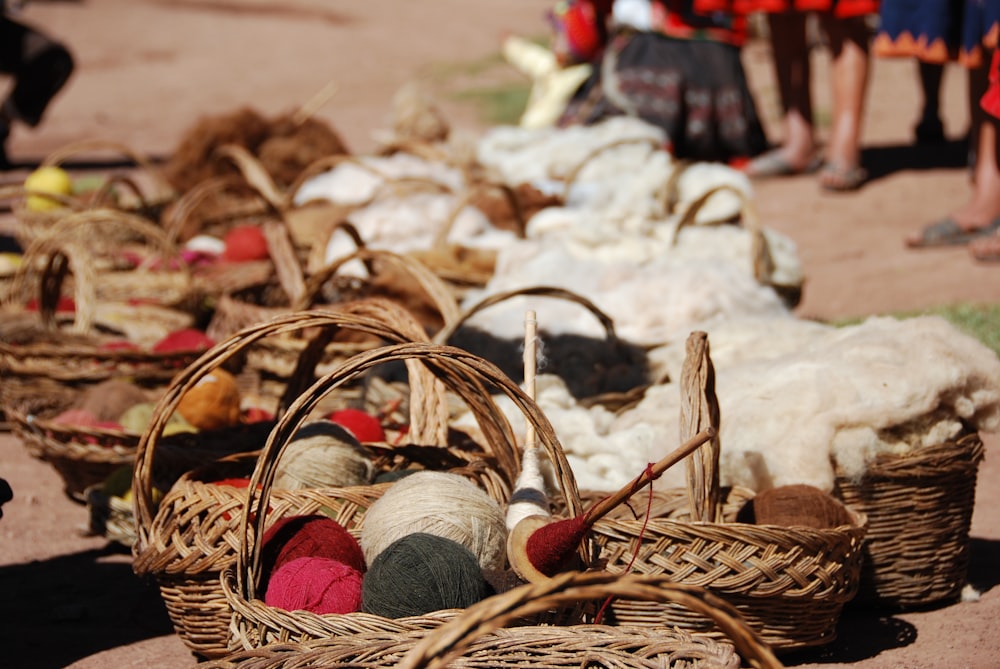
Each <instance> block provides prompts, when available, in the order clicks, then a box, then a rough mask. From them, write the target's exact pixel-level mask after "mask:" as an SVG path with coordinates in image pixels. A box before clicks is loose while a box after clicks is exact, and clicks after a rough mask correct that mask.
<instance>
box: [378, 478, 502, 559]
mask: <svg viewBox="0 0 1000 669" xmlns="http://www.w3.org/2000/svg"><path fill="white" fill-rule="evenodd" d="M414 532H423V533H426V534H433V535H435V536H439V537H444V538H446V539H451V540H453V541H456V542H458V543H460V544H462V545H463V546H465V547H466V548H468V549H469V550H471V551H472V552H473V554H475V556H476V559H477V560H478V561H479V566H480V567H481V568H483V569H486V570H500V569H503V567H504V563H505V560H506V546H507V526H506V523H505V522H504V512H503V509H502V508H501V507H500V504H499V503H498V502H497V501H496V500H495V499H493V498H492V497H490V496H489V495H487V494H486V492H485V491H484V490H483V489H481V488H479V487H477V486H476V485H475V484H474V483H472V482H471V481H470V480H468V479H467V478H465V477H463V476H459V475H458V474H451V473H448V472H435V471H418V472H414V473H413V474H410V475H409V476H407V477H406V478H403V479H400V480H399V481H397V482H395V483H393V484H392V486H390V487H389V489H388V490H386V491H385V493H384V494H383V495H382V496H381V497H380V498H379V499H377V500H376V501H375V502H374V503H372V505H371V506H370V507H369V508H368V511H367V512H366V513H365V517H364V523H363V524H362V527H361V537H360V544H361V550H362V551H363V552H364V554H365V561H366V562H367V563H368V564H371V563H372V561H373V560H374V559H375V558H376V557H377V556H378V555H379V553H381V552H382V551H383V550H384V549H385V548H387V547H388V546H389V545H390V544H391V543H393V542H394V541H396V540H397V539H400V538H402V537H403V536H406V535H408V534H412V533H414Z"/></svg>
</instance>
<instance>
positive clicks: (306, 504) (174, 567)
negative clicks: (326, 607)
mask: <svg viewBox="0 0 1000 669" xmlns="http://www.w3.org/2000/svg"><path fill="white" fill-rule="evenodd" d="M390 305H391V303H390ZM402 313H405V312H404V311H401V310H400V309H399V308H398V306H397V308H396V309H392V308H390V307H388V306H386V304H383V303H381V302H371V301H362V302H358V303H347V304H344V305H341V306H340V307H339V309H338V310H336V311H334V310H327V311H318V310H317V311H308V312H295V313H292V314H288V315H286V316H282V317H277V318H275V319H273V320H271V321H268V322H267V323H261V324H258V325H256V326H252V327H250V328H246V329H244V330H243V331H240V332H238V333H237V334H235V335H234V336H233V337H231V338H229V339H227V340H225V341H223V342H220V343H219V344H218V345H217V346H216V347H215V348H214V349H212V350H210V351H209V352H208V353H206V354H205V356H203V357H202V358H201V359H200V360H199V361H197V362H196V363H195V364H193V365H191V366H190V367H188V368H187V369H186V370H184V372H182V373H181V374H180V375H178V377H177V378H176V379H175V380H174V382H173V383H172V384H171V386H170V388H168V389H167V391H166V393H165V394H164V396H163V398H162V399H161V401H160V403H159V405H158V406H157V410H156V412H155V413H154V416H153V420H152V422H151V423H150V427H149V429H148V430H147V432H146V433H145V434H144V435H143V437H142V440H141V441H140V444H139V451H138V455H137V459H136V475H135V477H134V479H133V498H134V501H135V511H136V534H137V539H136V542H135V544H134V546H133V554H134V556H135V560H134V562H133V568H134V570H135V571H136V573H138V574H151V575H154V576H155V577H156V579H157V582H158V583H159V586H160V591H161V594H162V595H163V598H164V601H165V602H166V604H167V611H168V613H169V615H170V617H171V620H172V622H173V624H174V628H175V630H176V631H177V633H178V634H179V635H180V636H181V638H182V639H183V640H184V642H185V643H186V644H187V645H188V646H189V647H190V648H191V650H192V651H193V652H194V653H195V654H197V655H199V656H202V657H217V656H219V655H221V654H222V653H224V652H226V650H227V648H228V640H229V623H230V617H231V615H230V611H229V607H228V605H227V603H226V599H225V595H224V594H223V592H222V589H221V585H220V581H219V575H220V573H221V572H222V570H223V569H224V568H225V567H226V566H227V565H230V564H231V563H232V562H233V561H234V560H235V558H236V549H237V547H238V546H239V545H240V537H241V536H242V534H241V525H240V523H241V518H242V509H243V508H244V505H245V503H246V500H245V494H246V493H245V491H243V490H242V489H240V488H237V487H233V486H219V485H215V484H213V483H210V482H209V481H208V480H207V479H206V477H205V476H204V475H203V472H202V473H201V474H199V475H194V473H192V475H190V476H187V477H183V478H182V479H181V480H179V481H178V482H177V483H176V484H175V485H174V486H173V488H172V489H171V490H170V491H169V492H168V493H167V495H166V496H165V497H164V498H163V500H162V502H160V504H159V506H158V508H155V509H154V504H153V500H152V484H151V477H150V467H151V466H152V463H153V462H154V452H155V451H156V450H158V442H159V441H160V439H161V435H162V431H163V428H164V426H165V424H166V420H167V419H168V417H169V416H170V415H171V413H172V412H173V410H174V408H175V407H176V405H177V403H178V401H179V399H180V397H181V396H182V394H183V392H184V391H185V389H186V388H189V387H191V386H192V385H193V384H195V383H197V382H198V380H199V379H201V378H203V377H204V376H205V375H206V374H208V373H210V372H211V370H212V369H214V368H215V367H216V366H218V365H220V364H222V363H224V362H225V361H227V360H229V359H231V358H233V357H236V356H239V355H241V354H242V353H243V351H244V350H245V349H247V348H249V347H252V346H254V345H255V344H256V342H258V341H260V340H262V339H265V338H267V337H269V336H281V335H285V334H289V333H294V332H296V331H312V332H314V333H318V334H316V335H315V336H314V337H313V339H312V340H310V341H311V345H310V346H308V347H306V348H305V349H304V350H303V351H302V352H301V354H300V360H299V363H298V368H297V370H296V372H295V373H294V374H293V375H292V376H291V380H290V381H289V386H288V389H287V392H286V396H285V397H286V400H285V403H284V404H283V405H282V407H279V409H282V410H283V407H286V406H288V405H289V404H290V403H291V401H292V400H293V399H294V398H296V397H298V396H299V395H300V394H301V393H302V389H303V388H305V387H307V386H308V383H309V382H310V381H311V379H312V378H313V376H312V375H313V371H314V370H315V368H316V364H317V361H318V360H320V359H322V356H323V354H324V353H323V352H324V351H325V344H326V341H327V339H328V338H329V337H331V336H335V334H336V332H337V331H338V330H344V329H347V330H356V331H359V332H363V333H366V334H369V335H372V336H375V337H378V338H380V339H382V340H383V341H388V342H409V341H413V340H414V338H419V337H420V336H421V335H422V330H421V329H420V328H419V326H418V325H416V324H415V323H414V322H413V321H412V319H411V320H410V321H409V322H407V321H405V320H401V319H400V315H401V314H402ZM406 366H407V368H408V370H409V381H410V383H409V385H410V400H409V412H410V425H409V431H408V433H407V437H408V439H409V440H410V441H411V442H412V443H414V444H417V445H434V446H437V447H438V448H437V451H436V452H437V453H438V454H444V453H445V452H447V454H448V455H451V456H454V457H453V458H452V459H451V460H450V461H449V460H443V462H450V464H448V465H447V466H449V467H455V466H460V468H462V469H463V471H468V472H469V474H470V475H471V476H473V477H474V478H475V479H476V480H477V481H478V482H480V483H481V484H482V485H483V487H484V488H486V489H487V491H488V492H489V493H490V494H492V495H494V496H495V497H496V498H501V499H502V498H505V497H506V496H507V495H509V489H510V485H511V484H510V482H511V481H512V480H513V476H514V475H515V474H514V471H515V469H516V462H515V461H514V458H513V455H511V454H510V453H509V447H508V446H507V445H506V442H505V441H504V439H503V436H504V435H502V434H500V433H497V432H496V431H494V432H493V433H491V438H490V439H488V440H487V445H488V446H492V447H493V448H492V450H488V451H486V452H483V451H482V450H481V448H480V447H478V446H477V447H476V450H474V451H471V452H469V451H467V450H466V448H467V446H468V445H467V444H457V445H455V444H452V443H451V442H450V441H449V433H448V406H447V399H446V398H445V397H444V394H443V392H444V386H443V385H442V383H441V381H439V380H437V379H435V378H434V377H433V376H432V375H431V374H430V372H429V370H427V369H426V368H425V367H424V366H423V365H422V364H421V363H419V362H417V361H413V362H407V363H406ZM322 399H323V400H325V399H326V398H322ZM319 406H322V404H320V405H319ZM403 446H405V445H403ZM417 453H418V454H417V455H413V452H412V451H406V450H405V449H404V448H403V447H402V446H401V447H400V448H399V449H396V450H395V451H394V453H393V455H395V456H396V457H392V458H389V459H388V461H391V463H392V466H393V467H405V466H406V465H407V464H408V463H413V464H414V465H421V466H434V465H433V464H429V460H427V459H426V457H425V456H427V449H425V450H424V451H418V452H417ZM408 454H409V455H410V456H411V457H413V458H414V459H412V460H408V459H407V455H408ZM418 457H419V458H420V459H421V460H423V462H417V458H418ZM494 460H495V463H494V464H493V465H492V466H490V467H484V466H482V462H483V461H494ZM477 462H478V463H480V464H476V463H477ZM255 463H256V457H255V458H254V459H253V460H252V461H251V462H250V464H251V465H253V464H255ZM220 466H222V465H220ZM226 466H227V467H237V468H240V467H242V469H239V471H242V472H243V474H246V473H248V472H249V471H250V467H248V466H247V463H246V462H244V463H242V465H241V464H240V463H229V464H227V465H226ZM469 467H471V469H468V468H469ZM383 490H384V486H382V485H381V484H380V485H372V486H362V487H360V488H357V489H355V488H350V489H347V488H335V489H330V488H321V489H307V490H295V491H286V490H276V491H275V492H274V494H273V495H272V496H271V501H270V503H271V507H272V511H271V512H270V513H269V514H267V520H268V521H269V522H270V521H272V520H277V519H278V518H280V517H283V516H285V515H294V514H303V513H311V512H316V511H318V510H320V509H321V508H322V509H324V510H334V512H335V513H339V517H340V520H341V521H342V523H343V524H344V525H345V526H347V527H349V528H350V527H354V526H356V525H357V524H358V523H359V522H360V519H359V518H358V519H355V518H353V515H354V514H358V515H359V516H360V514H363V512H364V510H365V509H366V508H367V506H368V503H370V501H371V500H373V499H375V498H377V496H379V495H380V494H381V492H382V491H383ZM358 500H361V501H360V502H359V501H358ZM338 509H339V511H337V510H338ZM262 520H263V515H262Z"/></svg>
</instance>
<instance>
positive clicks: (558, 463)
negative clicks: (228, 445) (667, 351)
mask: <svg viewBox="0 0 1000 669" xmlns="http://www.w3.org/2000/svg"><path fill="white" fill-rule="evenodd" d="M408 359H418V360H420V361H421V362H423V364H425V365H427V366H428V367H429V368H430V369H433V370H434V373H435V374H436V375H438V376H439V377H440V378H441V379H442V380H444V381H445V382H446V383H448V386H449V389H450V390H452V391H454V392H455V393H457V394H458V395H459V396H460V397H461V398H462V400H464V401H465V403H466V404H467V405H468V406H469V408H470V409H471V410H472V411H473V412H474V413H475V415H476V419H477V422H478V424H479V428H480V429H481V430H482V432H483V434H484V435H493V436H492V437H491V438H490V439H489V440H488V441H489V442H490V443H499V444H500V445H501V447H502V445H506V447H507V449H508V450H509V452H510V453H511V454H513V453H514V452H515V451H516V448H515V446H514V445H515V443H516V438H515V436H514V435H513V433H512V431H511V427H510V424H509V422H508V421H507V418H506V417H505V415H504V414H503V412H502V411H501V410H500V409H499V407H498V406H496V404H495V402H494V401H493V400H492V398H491V396H490V394H489V389H497V390H498V391H499V392H502V393H504V394H506V395H507V396H508V397H509V398H510V399H511V400H512V401H513V402H514V403H515V405H516V406H517V407H518V408H519V409H520V410H521V411H522V412H523V414H524V416H525V419H526V420H527V421H528V422H529V423H530V424H531V425H533V426H534V429H535V432H536V434H537V436H538V439H539V442H540V443H541V444H542V445H543V446H544V447H545V449H546V451H547V453H548V454H549V457H550V459H551V461H552V463H553V467H554V469H555V470H556V472H557V475H558V476H560V477H561V479H562V480H566V479H567V474H566V471H567V470H568V467H569V465H568V463H567V462H566V460H565V457H564V456H563V454H562V449H561V448H560V447H559V443H558V440H557V438H556V436H555V432H554V431H553V429H552V426H551V424H550V423H549V422H548V420H547V419H546V418H545V416H544V414H542V412H541V411H540V409H539V408H538V406H537V405H536V404H535V403H534V402H533V401H532V400H531V398H530V397H529V396H528V395H526V394H525V392H524V391H523V390H521V388H520V387H519V386H517V385H516V384H514V383H513V382H512V381H510V379H509V378H508V377H506V375H504V374H503V372H502V371H500V369H499V368H498V367H496V366H494V365H492V364H490V363H489V362H487V361H485V360H483V359H482V358H479V357H477V356H475V355H473V354H471V353H468V352H467V351H463V350H461V349H457V348H454V347H449V346H437V345H433V344H428V343H410V344H399V345H393V346H386V347H382V348H380V349H375V350H372V351H367V352H364V353H359V354H357V355H355V356H353V357H352V358H350V359H349V360H347V361H345V362H344V363H343V364H342V365H341V366H340V367H338V368H337V370H335V371H334V372H331V373H330V374H329V375H327V376H325V377H323V378H321V379H320V380H319V381H317V382H316V384H315V385H314V386H313V387H312V388H311V389H310V391H308V392H307V393H304V394H303V395H302V396H301V397H299V399H298V400H296V401H295V403H294V404H293V405H292V407H291V408H290V409H289V412H288V413H287V414H286V415H285V416H284V417H283V418H282V419H281V420H280V421H279V422H278V425H277V426H276V427H275V430H274V432H272V434H271V436H270V438H269V440H268V445H267V446H266V447H265V449H264V452H263V453H262V455H261V457H260V459H259V460H258V465H257V469H255V471H254V476H253V478H252V479H251V485H250V488H249V490H248V498H247V504H248V506H247V508H246V512H245V513H243V514H241V518H242V522H243V524H244V527H243V533H242V535H241V537H240V540H241V541H240V550H239V552H238V554H237V559H236V561H235V562H234V563H233V564H231V565H229V566H228V567H226V569H225V570H224V571H223V575H222V584H223V589H224V591H225V594H226V599H227V601H228V602H229V604H230V606H231V607H232V610H233V625H232V631H233V648H238V647H243V648H246V649H253V648H257V647H260V646H266V645H270V644H273V643H285V642H288V641H299V642H304V641H309V640H312V639H318V638H323V637H338V636H348V637H352V636H354V635H357V634H365V633H369V632H372V631H374V630H378V631H380V632H385V633H389V634H404V633H407V632H412V631H416V630H426V629H430V628H434V627H437V626H439V625H441V624H443V623H445V622H447V621H449V620H453V619H455V618H456V617H458V616H460V615H461V610H459V609H449V610H442V611H434V612H431V613H428V614H426V615H422V616H408V617H403V618H396V619H391V618H385V617H382V616H378V615H373V614H368V613H363V612H358V613H348V614H326V615H320V614H315V613H311V612H308V611H286V610H284V609H280V608H277V607H273V606H268V605H267V604H266V603H265V602H263V601H262V600H260V599H258V597H257V593H258V592H260V590H261V586H262V584H261V583H260V578H261V576H260V559H261V546H260V542H258V541H255V540H254V537H259V536H261V535H262V532H263V531H264V521H265V518H264V515H263V514H261V513H259V510H260V509H265V508H268V505H269V504H270V499H271V496H272V495H271V482H272V480H273V478H274V474H275V463H276V461H277V460H278V459H279V458H280V456H281V453H282V450H283V448H284V445H285V444H286V443H287V440H288V438H289V436H290V435H291V434H293V433H294V431H295V429H297V426H298V424H299V423H300V422H301V420H302V415H303V414H305V413H308V411H309V410H310V407H311V406H312V405H313V404H314V403H315V402H316V401H318V398H319V396H320V395H321V394H322V393H323V392H327V391H329V390H333V389H336V388H337V386H338V385H340V384H342V383H344V382H345V381H347V380H349V379H351V378H352V377H353V376H354V375H356V374H359V373H363V372H365V371H367V370H369V369H372V368H373V367H376V366H378V365H382V364H385V363H391V362H395V361H400V360H408ZM501 471H503V472H505V473H507V470H505V469H501ZM507 480H508V481H509V482H510V483H511V485H512V486H513V482H514V481H515V480H516V476H515V477H509V474H508V478H507ZM570 481H571V479H570ZM258 484H259V486H260V490H259V492H255V490H256V486H257V485H258ZM566 497H567V499H566V500H565V502H566V505H567V508H568V509H569V510H570V512H571V513H573V514H574V515H575V514H577V513H580V512H581V506H580V503H579V495H578V493H577V491H576V488H575V487H573V486H572V482H571V485H570V488H569V489H568V490H567V494H566ZM501 501H502V502H503V503H506V501H507V500H506V499H504V500H501ZM254 517H255V518H256V519H257V520H256V522H255V523H254V524H253V525H252V524H251V520H250V519H251V518H254ZM359 524H360V523H359ZM583 615H584V612H583V611H582V610H579V609H577V608H575V607H571V608H569V609H565V610H563V609H559V610H554V611H549V612H547V614H546V616H543V618H542V619H544V620H545V621H546V622H549V623H555V624H575V623H578V622H581V620H582V618H583ZM542 619H539V620H542ZM536 622H539V621H536Z"/></svg>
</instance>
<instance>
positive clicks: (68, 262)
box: [5, 236, 97, 334]
mask: <svg viewBox="0 0 1000 669" xmlns="http://www.w3.org/2000/svg"><path fill="white" fill-rule="evenodd" d="M39 267H41V273H40V275H39V276H38V279H37V280H38V283H37V284H35V283H33V281H34V273H35V272H36V271H37V270H38V269H39ZM70 271H72V274H73V279H74V282H73V301H74V303H75V306H76V312H75V313H74V315H73V326H72V328H70V329H71V331H72V332H75V333H79V334H90V333H92V332H93V329H94V319H95V317H96V309H97V284H96V278H95V272H94V266H93V262H91V260H90V257H89V255H88V254H87V252H86V249H84V248H82V247H81V246H79V245H78V244H76V243H75V242H74V241H72V240H66V239H61V238H59V237H56V236H49V237H41V238H39V239H36V240H34V241H32V242H31V243H30V244H29V245H28V248H26V249H25V250H24V254H23V256H22V260H21V264H20V266H19V267H18V268H17V271H16V272H15V273H14V278H13V281H12V282H11V285H10V292H9V293H7V295H6V296H5V301H6V302H7V303H8V304H12V305H13V304H24V303H25V302H27V300H28V299H29V298H28V296H29V295H31V293H35V294H36V295H37V296H38V309H39V313H40V315H41V321H42V324H43V325H44V326H45V327H46V328H47V329H49V330H55V329H57V328H58V324H57V323H56V308H57V306H58V302H59V297H60V296H61V295H62V286H63V281H65V278H66V274H67V273H68V272H70ZM36 291H37V292H36Z"/></svg>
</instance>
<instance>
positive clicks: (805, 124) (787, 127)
mask: <svg viewBox="0 0 1000 669" xmlns="http://www.w3.org/2000/svg"><path fill="white" fill-rule="evenodd" d="M768 22H769V24H768V25H769V28H770V32H771V49H772V62H773V64H774V74H775V79H776V80H777V82H778V93H779V95H780V96H781V108H782V111H783V113H784V118H783V119H782V125H783V135H784V136H783V137H782V143H781V146H780V147H779V148H778V149H776V151H777V153H778V155H779V156H780V158H781V159H783V161H784V162H785V163H786V164H787V165H788V167H789V168H791V170H792V171H801V170H804V169H805V168H806V167H807V166H808V165H809V164H810V163H811V162H812V160H813V153H814V151H815V144H814V139H813V110H812V97H811V95H810V89H809V87H810V71H809V45H808V44H807V42H806V15H805V14H804V13H800V12H788V13H783V14H769V15H768ZM748 171H749V173H750V174H753V173H754V169H753V166H752V165H751V167H750V168H749V170H748Z"/></svg>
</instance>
